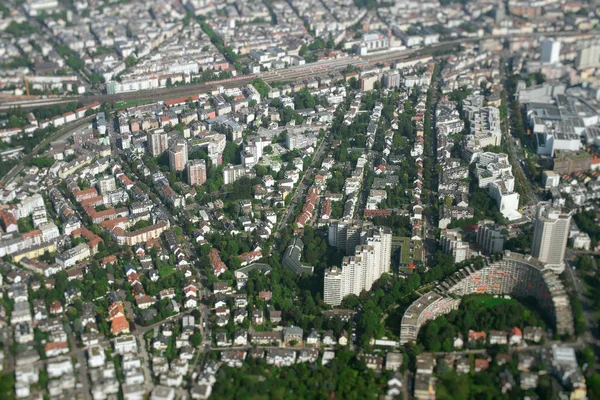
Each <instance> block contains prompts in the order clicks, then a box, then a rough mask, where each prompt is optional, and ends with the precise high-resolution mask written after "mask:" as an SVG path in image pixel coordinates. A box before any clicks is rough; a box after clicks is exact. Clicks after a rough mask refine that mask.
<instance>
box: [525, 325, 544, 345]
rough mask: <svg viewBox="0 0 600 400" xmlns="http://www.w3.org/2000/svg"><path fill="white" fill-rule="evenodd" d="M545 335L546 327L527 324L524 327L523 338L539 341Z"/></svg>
mask: <svg viewBox="0 0 600 400" xmlns="http://www.w3.org/2000/svg"><path fill="white" fill-rule="evenodd" d="M543 337H544V329H542V328H541V327H539V326H526V327H525V329H523V339H525V340H527V341H530V342H534V343H539V342H540V341H541V340H542V338H543Z"/></svg>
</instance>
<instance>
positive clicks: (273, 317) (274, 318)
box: [269, 310, 281, 324]
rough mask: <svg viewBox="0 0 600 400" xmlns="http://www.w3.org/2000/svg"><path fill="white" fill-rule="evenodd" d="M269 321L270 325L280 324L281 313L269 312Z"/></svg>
mask: <svg viewBox="0 0 600 400" xmlns="http://www.w3.org/2000/svg"><path fill="white" fill-rule="evenodd" d="M269 320H270V321H271V323H272V324H279V323H280V322H281V311H275V310H270V311H269Z"/></svg>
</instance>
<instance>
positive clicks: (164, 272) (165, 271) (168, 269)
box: [158, 265, 175, 278]
mask: <svg viewBox="0 0 600 400" xmlns="http://www.w3.org/2000/svg"><path fill="white" fill-rule="evenodd" d="M174 272H175V268H174V267H172V266H170V265H165V266H163V267H160V268H158V275H159V276H160V277H161V278H164V277H165V276H168V275H171V274H172V273H174Z"/></svg>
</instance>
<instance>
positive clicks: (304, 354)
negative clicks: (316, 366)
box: [296, 349, 319, 364]
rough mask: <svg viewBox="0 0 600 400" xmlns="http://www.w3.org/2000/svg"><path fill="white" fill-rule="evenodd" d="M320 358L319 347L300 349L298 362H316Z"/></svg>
mask: <svg viewBox="0 0 600 400" xmlns="http://www.w3.org/2000/svg"><path fill="white" fill-rule="evenodd" d="M318 358H319V350H317V349H302V350H299V351H298V355H297V358H296V363H304V362H308V363H311V364H313V363H315V362H317V359H318Z"/></svg>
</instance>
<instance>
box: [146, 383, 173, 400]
mask: <svg viewBox="0 0 600 400" xmlns="http://www.w3.org/2000/svg"><path fill="white" fill-rule="evenodd" d="M150 400H175V389H173V388H172V387H166V386H161V385H158V386H155V387H154V389H153V390H152V393H151V394H150Z"/></svg>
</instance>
